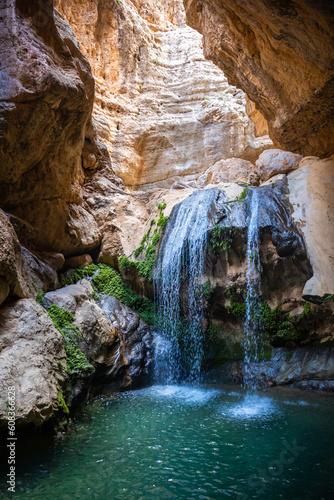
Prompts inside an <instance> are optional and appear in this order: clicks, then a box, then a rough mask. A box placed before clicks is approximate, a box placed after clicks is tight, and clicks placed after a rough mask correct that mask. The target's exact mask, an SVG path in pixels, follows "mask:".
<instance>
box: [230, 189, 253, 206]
mask: <svg viewBox="0 0 334 500" xmlns="http://www.w3.org/2000/svg"><path fill="white" fill-rule="evenodd" d="M247 191H248V188H247V187H245V188H244V190H243V191H242V193H241V194H240V196H237V197H236V199H235V200H231V201H227V202H226V203H235V202H236V201H242V200H244V199H245V198H246V196H247Z"/></svg>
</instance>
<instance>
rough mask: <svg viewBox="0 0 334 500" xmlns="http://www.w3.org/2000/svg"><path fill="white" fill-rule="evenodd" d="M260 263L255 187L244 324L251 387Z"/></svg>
mask: <svg viewBox="0 0 334 500" xmlns="http://www.w3.org/2000/svg"><path fill="white" fill-rule="evenodd" d="M260 266H261V261H260V248H259V190H257V189H252V190H251V201H250V218H249V223H248V229H247V289H246V319H245V326H244V335H245V337H244V350H245V365H244V384H245V386H246V387H247V388H249V389H255V388H256V386H257V381H256V378H255V376H254V374H253V373H252V371H251V362H252V361H253V362H254V361H258V355H259V345H260V341H261V333H262V327H263V325H262V322H261V317H260V314H259V312H260V311H261V303H262V294H261V274H260Z"/></svg>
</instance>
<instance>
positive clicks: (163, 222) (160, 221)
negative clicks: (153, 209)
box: [157, 212, 168, 230]
mask: <svg viewBox="0 0 334 500" xmlns="http://www.w3.org/2000/svg"><path fill="white" fill-rule="evenodd" d="M167 221H168V216H165V215H164V214H163V213H162V212H160V215H159V219H158V222H157V226H160V227H161V229H162V230H164V229H165V227H166V226H167Z"/></svg>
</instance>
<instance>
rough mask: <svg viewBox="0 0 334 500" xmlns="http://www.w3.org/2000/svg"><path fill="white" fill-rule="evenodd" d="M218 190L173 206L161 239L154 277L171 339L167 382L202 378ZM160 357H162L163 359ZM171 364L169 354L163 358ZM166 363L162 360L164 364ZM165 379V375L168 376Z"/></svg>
mask: <svg viewBox="0 0 334 500" xmlns="http://www.w3.org/2000/svg"><path fill="white" fill-rule="evenodd" d="M218 194H219V192H218V190H216V189H208V190H203V191H196V192H195V193H193V194H192V195H191V196H189V198H187V199H185V200H184V201H182V202H181V203H179V204H178V205H176V206H175V207H174V210H173V212H172V215H171V217H170V219H169V221H168V224H167V227H166V232H165V235H164V238H163V240H162V245H161V248H160V252H159V257H158V260H157V264H156V267H155V270H154V275H153V280H154V288H155V296H156V302H157V304H158V308H159V314H160V317H161V329H162V331H163V333H164V335H165V336H166V337H167V338H168V340H169V342H170V344H169V349H170V351H169V355H168V359H167V369H166V367H165V368H161V366H159V363H160V362H159V357H158V359H157V366H156V371H157V372H158V373H161V372H163V373H167V381H168V383H171V382H177V381H180V380H183V381H185V380H188V381H196V380H198V378H199V375H200V370H201V362H202V356H203V320H204V310H203V307H204V305H203V283H201V279H202V276H203V271H204V269H203V268H204V260H205V256H206V253H207V238H208V227H209V225H210V212H211V209H212V206H213V204H214V203H215V201H216V199H217V195H218ZM160 359H161V358H160ZM162 363H165V364H166V356H162ZM160 364H161V363H160ZM165 381H166V378H165Z"/></svg>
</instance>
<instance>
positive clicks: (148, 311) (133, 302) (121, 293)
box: [92, 256, 156, 325]
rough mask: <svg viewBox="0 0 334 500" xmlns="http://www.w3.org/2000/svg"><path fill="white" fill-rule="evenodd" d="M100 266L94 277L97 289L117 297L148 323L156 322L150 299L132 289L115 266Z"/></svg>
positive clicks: (94, 284) (93, 280)
mask: <svg viewBox="0 0 334 500" xmlns="http://www.w3.org/2000/svg"><path fill="white" fill-rule="evenodd" d="M123 257H124V256H123ZM125 259H126V257H125ZM129 262H131V261H129ZM131 264H132V263H131ZM98 268H99V272H98V273H97V274H96V275H95V276H94V277H93V279H92V282H93V286H94V288H96V290H97V291H99V292H100V293H103V294H104V295H111V296H112V297H116V299H118V300H119V301H120V302H122V303H123V304H125V305H126V306H128V307H130V308H131V309H133V310H134V311H136V312H137V313H138V314H139V315H140V316H141V317H142V318H143V320H144V321H145V322H146V323H148V324H151V325H152V324H155V323H156V318H155V308H154V304H153V302H152V301H151V300H150V299H148V298H147V297H140V296H139V295H137V294H136V293H135V292H134V291H133V290H131V289H130V288H129V287H128V286H127V285H126V284H125V283H124V281H123V279H122V276H121V275H120V274H119V273H118V272H117V271H116V269H114V268H113V267H110V266H108V265H107V264H99V266H98Z"/></svg>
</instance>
